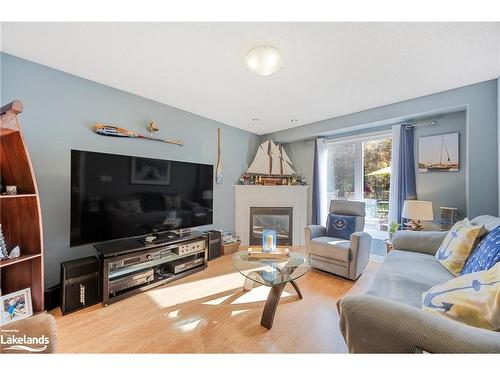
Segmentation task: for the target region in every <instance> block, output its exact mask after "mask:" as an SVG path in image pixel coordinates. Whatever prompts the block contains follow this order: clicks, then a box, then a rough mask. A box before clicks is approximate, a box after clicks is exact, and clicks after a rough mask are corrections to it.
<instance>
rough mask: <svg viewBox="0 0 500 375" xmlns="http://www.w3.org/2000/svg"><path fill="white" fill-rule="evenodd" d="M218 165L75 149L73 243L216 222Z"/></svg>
mask: <svg viewBox="0 0 500 375" xmlns="http://www.w3.org/2000/svg"><path fill="white" fill-rule="evenodd" d="M212 192H213V165H209V164H198V163H187V162H182V161H174V160H162V159H150V158H142V157H135V156H125V155H115V154H105V153H100V152H90V151H79V150H71V239H70V246H78V245H83V244H88V243H95V242H102V241H108V240H113V239H119V238H125V237H133V236H140V235H147V234H150V233H157V232H166V231H172V230H177V229H184V228H191V227H197V226H201V225H208V224H212V222H213V211H212V208H213V206H212V196H213V194H212Z"/></svg>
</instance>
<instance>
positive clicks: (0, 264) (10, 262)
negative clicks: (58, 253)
mask: <svg viewBox="0 0 500 375" xmlns="http://www.w3.org/2000/svg"><path fill="white" fill-rule="evenodd" d="M41 255H42V254H31V255H21V256H20V257H18V258H14V259H3V260H0V268H3V267H7V266H11V265H13V264H16V263H20V262H25V261H27V260H31V259H34V258H38V257H40V256H41Z"/></svg>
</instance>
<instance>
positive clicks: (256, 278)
mask: <svg viewBox="0 0 500 375" xmlns="http://www.w3.org/2000/svg"><path fill="white" fill-rule="evenodd" d="M289 255H290V256H288V257H286V258H275V259H249V255H248V252H246V251H239V252H237V253H235V254H234V255H233V266H234V268H235V269H236V270H237V271H238V272H239V273H241V274H242V275H243V276H245V284H244V286H243V288H244V290H251V289H252V288H253V287H254V285H255V284H261V285H266V286H269V287H271V291H270V292H269V295H268V297H267V301H266V304H265V306H264V311H263V312H262V319H261V321H260V324H261V325H262V326H264V327H266V328H267V329H271V327H272V326H273V321H274V315H275V313H276V309H277V307H278V303H279V301H280V298H281V293H282V292H283V289H285V286H286V284H287V283H290V284H291V285H292V286H293V288H294V289H295V291H296V292H297V295H298V297H299V298H300V299H302V293H301V292H300V289H299V287H298V285H297V283H296V282H295V280H297V279H298V278H299V277H301V276H304V275H305V274H306V273H307V272H308V271H309V270H310V269H311V262H310V260H309V255H306V254H304V253H298V252H293V251H291V252H290V253H289Z"/></svg>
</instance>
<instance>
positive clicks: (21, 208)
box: [0, 100, 44, 313]
mask: <svg viewBox="0 0 500 375" xmlns="http://www.w3.org/2000/svg"><path fill="white" fill-rule="evenodd" d="M22 111H23V104H22V103H21V102H20V101H19V100H15V101H13V102H12V103H10V104H8V105H6V106H4V107H2V108H1V109H0V173H1V176H2V184H3V185H4V186H6V185H16V186H17V191H18V194H17V195H0V223H2V231H3V234H4V237H5V242H6V244H7V249H8V250H9V251H10V250H12V248H14V247H15V246H17V245H19V247H20V249H21V256H20V257H19V258H15V259H6V260H0V289H1V291H2V294H8V293H12V292H15V291H17V290H20V289H24V288H28V287H29V288H31V298H32V301H33V312H34V313H38V312H40V311H43V309H44V305H43V292H44V288H43V278H44V275H43V232H42V217H41V212H40V197H39V195H38V188H37V185H36V180H35V174H34V173H33V167H32V164H31V160H30V157H29V153H28V148H27V146H26V142H25V141H24V138H23V134H22V131H21V127H20V126H19V118H18V116H19V114H20V113H21V112H22Z"/></svg>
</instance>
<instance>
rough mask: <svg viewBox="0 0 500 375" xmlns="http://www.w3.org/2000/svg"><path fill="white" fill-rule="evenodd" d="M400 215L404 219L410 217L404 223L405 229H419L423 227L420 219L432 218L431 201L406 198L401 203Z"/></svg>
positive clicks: (429, 219)
mask: <svg viewBox="0 0 500 375" xmlns="http://www.w3.org/2000/svg"><path fill="white" fill-rule="evenodd" d="M401 216H402V217H404V218H406V219H410V221H408V222H407V223H406V224H405V227H406V228H407V229H410V230H416V231H420V230H422V229H424V226H423V225H422V221H432V220H434V214H433V211H432V202H429V201H417V200H406V201H404V204H403V211H402V212H401Z"/></svg>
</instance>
